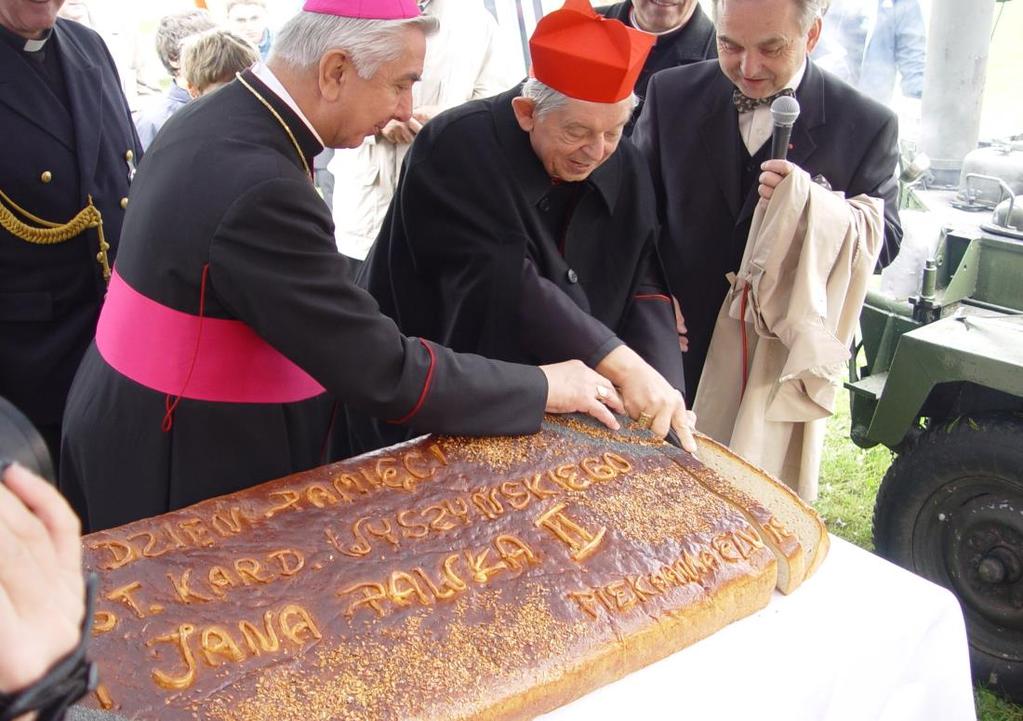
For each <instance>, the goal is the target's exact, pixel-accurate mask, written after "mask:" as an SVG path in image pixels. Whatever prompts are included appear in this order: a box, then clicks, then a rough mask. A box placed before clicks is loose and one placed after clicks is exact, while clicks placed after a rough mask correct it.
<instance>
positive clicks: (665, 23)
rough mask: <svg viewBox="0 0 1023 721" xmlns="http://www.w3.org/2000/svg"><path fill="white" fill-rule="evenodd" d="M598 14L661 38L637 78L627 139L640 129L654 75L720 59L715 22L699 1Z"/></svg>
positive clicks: (634, 5) (642, 0) (668, 1)
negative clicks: (636, 101)
mask: <svg viewBox="0 0 1023 721" xmlns="http://www.w3.org/2000/svg"><path fill="white" fill-rule="evenodd" d="M597 12H598V13H600V14H601V15H603V16H604V17H606V18H613V19H615V20H620V21H622V22H623V23H625V24H626V25H628V26H630V27H634V28H636V29H637V30H642V31H643V32H647V33H651V34H652V35H656V36H657V42H656V43H654V47H653V48H652V49H651V50H650V55H648V56H647V59H646V62H645V63H644V64H643V69H642V70H641V71H640V73H639V77H638V78H637V79H636V88H635V93H636V97H637V98H639V105H637V106H636V112H635V113H633V115H632V117H631V118H629V122H628V123H627V124H626V126H625V135H627V136H628V135H632V131H633V129H634V128H635V126H636V120H637V119H638V118H639V114H640V111H641V110H642V108H643V99H644V98H645V97H646V87H647V84H648V83H649V82H650V77H651V76H652V75H653V74H654V73H656V72H659V71H661V70H667V69H668V68H674V67H678V66H680V65H689V64H690V63H698V62H700V61H701V60H708V59H710V58H715V57H717V46H716V45H715V44H714V23H712V22H711V21H710V18H709V17H707V13H705V12H704V11H703V8H701V7H700V3H699V2H698V0H626V1H625V2H620V3H615V4H614V5H606V6H604V7H599V8H597Z"/></svg>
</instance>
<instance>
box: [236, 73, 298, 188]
mask: <svg viewBox="0 0 1023 721" xmlns="http://www.w3.org/2000/svg"><path fill="white" fill-rule="evenodd" d="M235 77H236V78H238V82H240V83H241V84H242V85H244V86H245V88H246V89H247V90H248V91H249V92H250V93H252V94H253V95H255V96H256V100H258V101H259V102H261V103H263V105H264V106H265V107H266V109H267V110H269V111H270V114H271V115H273V116H274V118H276V119H277V122H278V123H280V124H281V127H282V128H284V132H285V133H287V134H288V139H289V140H291V144H292V145H294V146H295V152H296V153H298V159H299V160H301V161H302V167H303V168H305V174H306V175H308V176H309V179H310V180H312V177H313V173H312V171H311V170H310V169H309V163H308V161H307V160H306V159H305V153H303V152H302V146H301V145H299V144H298V140H296V139H295V134H294V133H293V132H291V128H289V127H288V124H287V123H286V122H284V118H282V117H281V114H280V113H278V112H277V111H276V110H274V107H273V106H272V105H270V103H269V102H268V101H267V99H266V98H264V97H263V96H262V95H260V94H259V91H258V90H256V89H255V88H254V87H252V86H251V85H249V84H248V83H247V82H246V81H245V78H243V77H242V74H241V73H235Z"/></svg>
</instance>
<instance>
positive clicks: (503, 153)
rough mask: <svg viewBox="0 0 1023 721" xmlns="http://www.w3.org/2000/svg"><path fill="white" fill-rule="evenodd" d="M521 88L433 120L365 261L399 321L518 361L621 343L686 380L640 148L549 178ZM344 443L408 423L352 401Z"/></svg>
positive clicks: (593, 358)
mask: <svg viewBox="0 0 1023 721" xmlns="http://www.w3.org/2000/svg"><path fill="white" fill-rule="evenodd" d="M518 94H519V89H518V88H515V89H513V90H510V91H508V92H506V93H503V94H501V95H497V96H495V97H493V98H488V99H485V100H477V101H473V102H470V103H466V104H465V105H462V106H460V107H458V108H455V109H453V110H450V111H448V112H446V113H443V114H441V115H439V116H438V117H436V118H434V119H433V120H431V121H430V122H429V123H428V124H427V125H426V126H425V127H424V129H423V130H422V131H421V132H420V133H419V135H418V137H417V138H416V141H415V143H413V145H412V149H411V150H410V152H409V155H408V156H407V157H406V159H405V164H404V167H403V168H402V173H401V177H400V179H399V182H398V188H397V190H396V193H395V196H394V199H393V200H392V202H391V207H390V209H389V211H388V214H387V217H386V218H385V220H384V225H383V228H382V230H381V232H380V235H379V236H378V238H377V241H376V243H375V245H374V247H373V249H372V251H371V252H370V255H369V257H368V258H367V260H366V263H365V265H364V266H363V268H362V269H361V271H360V275H359V284H360V285H362V286H363V287H365V288H367V289H368V290H369V291H370V292H371V293H372V294H373V296H374V297H375V298H376V299H377V300H378V302H379V303H380V307H381V309H382V310H383V311H384V313H386V314H387V315H389V316H390V317H392V318H394V319H395V321H396V322H397V323H398V327H399V328H401V330H402V332H403V333H408V334H411V335H416V336H420V337H423V338H428V339H430V340H434V341H436V342H438V343H443V344H444V345H448V346H450V347H452V348H454V349H456V350H459V351H464V352H471V353H479V354H482V355H485V356H488V357H492V358H500V359H503V360H508V361H514V362H526V363H551V362H557V361H563V360H568V359H572V358H577V359H580V360H582V361H584V362H586V363H587V364H589V365H591V366H594V365H596V364H597V363H598V362H599V361H600V360H601V359H602V358H603V357H604V356H605V355H606V354H607V353H608V352H609V351H610V350H612V349H614V348H615V347H616V346H617V345H619V344H620V343H621V342H623V341H624V342H625V343H628V344H629V345H630V346H631V347H633V348H634V349H635V350H636V351H637V352H638V353H639V354H640V355H641V356H643V357H644V358H645V359H646V360H647V361H648V362H650V363H651V365H653V366H654V367H655V368H656V369H657V370H658V371H660V372H661V373H662V374H663V375H664V376H665V377H666V378H667V379H668V380H669V381H670V382H672V383H673V384H674V385H675V386H676V387H678V388H680V389H681V388H682V387H683V380H682V363H681V353H680V352H679V348H678V339H677V336H676V333H675V330H674V315H673V311H672V306H671V301H670V298H669V296H668V294H667V290H666V287H665V284H664V281H663V274H662V272H661V270H660V262H659V260H658V259H657V255H656V247H655V240H656V236H657V221H656V213H655V207H654V196H653V189H652V187H651V184H650V179H649V173H648V170H647V168H646V165H645V161H644V160H643V158H642V157H641V156H640V154H639V152H638V151H637V150H636V148H635V147H634V146H633V145H632V144H631V142H630V141H629V140H628V139H623V140H622V142H621V144H620V145H619V146H618V149H617V150H616V152H615V153H614V154H613V155H612V156H611V157H610V158H608V159H607V161H605V162H604V164H603V165H601V166H600V167H599V168H597V170H595V171H594V172H593V173H592V174H591V175H590V177H589V178H587V179H586V180H585V181H583V182H578V183H558V182H552V181H551V178H550V177H549V176H548V174H547V172H546V171H545V170H544V167H543V165H542V163H541V161H540V159H539V158H538V157H537V155H536V153H535V152H534V151H533V148H532V145H531V143H530V138H529V135H528V134H527V133H526V132H524V131H523V130H522V129H521V128H520V127H519V125H518V123H517V121H516V119H515V115H514V111H513V109H512V99H513V98H514V97H516V96H517V95H518ZM350 416H351V417H350V419H349V427H350V430H351V435H352V445H353V447H354V449H356V450H367V449H370V448H374V447H379V446H382V445H386V444H388V443H392V442H395V441H396V440H400V439H402V438H403V437H404V435H405V434H407V432H406V431H403V430H402V429H395V428H393V427H388V426H384V425H382V424H380V423H376V422H373V421H371V420H368V419H366V418H365V417H364V415H362V414H359V413H353V414H350Z"/></svg>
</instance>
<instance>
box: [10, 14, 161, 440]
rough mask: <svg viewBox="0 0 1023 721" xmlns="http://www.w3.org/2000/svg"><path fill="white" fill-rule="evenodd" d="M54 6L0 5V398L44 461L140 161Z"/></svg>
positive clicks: (124, 118)
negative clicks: (42, 443) (23, 423)
mask: <svg viewBox="0 0 1023 721" xmlns="http://www.w3.org/2000/svg"><path fill="white" fill-rule="evenodd" d="M62 4H63V2H62V0H51V2H47V3H38V2H28V1H27V0H0V136H2V137H3V138H4V141H3V142H4V146H3V152H0V396H2V397H4V398H7V399H8V400H10V401H11V402H12V403H14V405H15V406H17V407H18V408H19V409H21V411H22V412H24V413H25V415H27V416H28V417H29V418H30V419H31V421H32V422H33V423H34V424H35V425H36V427H37V428H39V430H40V432H41V433H42V435H43V437H44V438H45V439H46V442H47V445H48V446H49V447H50V451H51V454H52V455H54V459H55V460H56V454H57V451H58V448H59V441H60V420H61V414H62V413H63V412H64V401H65V398H66V397H67V394H68V389H69V388H70V387H71V379H72V378H73V377H74V374H75V369H76V368H77V367H78V363H79V361H81V359H82V354H83V353H85V349H86V348H87V347H88V345H89V342H90V341H91V340H92V337H93V334H94V333H95V330H96V319H97V317H98V316H99V309H100V305H101V303H102V301H103V293H104V290H105V288H106V281H105V279H104V275H105V273H106V272H107V270H108V267H109V265H110V264H112V263H113V260H114V255H115V254H116V252H117V243H118V237H119V236H120V234H121V221H122V220H123V218H124V208H125V206H126V205H127V203H128V185H129V181H130V177H129V176H130V174H131V172H132V170H133V169H134V167H135V164H136V163H137V162H138V158H139V156H140V154H141V146H140V144H139V141H138V137H137V136H136V135H135V128H134V126H133V125H132V122H131V114H130V112H129V110H128V104H127V102H126V101H125V99H124V94H123V93H122V91H121V85H120V81H119V80H118V77H117V70H116V69H115V67H114V61H113V59H112V58H111V57H110V53H109V52H108V51H107V48H106V46H105V45H104V44H103V40H102V39H101V38H100V36H99V35H97V34H96V33H95V32H94V31H92V30H90V29H89V28H87V27H85V26H84V25H80V24H78V23H76V22H72V21H70V20H64V19H58V18H57V11H58V10H59V9H60V6H61V5H62ZM100 220H102V227H100V225H99V221H100Z"/></svg>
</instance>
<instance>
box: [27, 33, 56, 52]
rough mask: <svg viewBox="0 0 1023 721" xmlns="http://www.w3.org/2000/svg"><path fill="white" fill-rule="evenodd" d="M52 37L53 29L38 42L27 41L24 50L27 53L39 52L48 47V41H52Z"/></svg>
mask: <svg viewBox="0 0 1023 721" xmlns="http://www.w3.org/2000/svg"><path fill="white" fill-rule="evenodd" d="M51 35H53V28H50V29H49V30H47V31H46V34H45V35H43V36H42V37H41V38H39V39H38V40H26V41H25V47H23V48H22V50H24V51H25V52H26V53H37V52H39V51H40V50H42V49H43V48H44V47H45V46H46V41H47V40H49V39H50V36H51Z"/></svg>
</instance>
